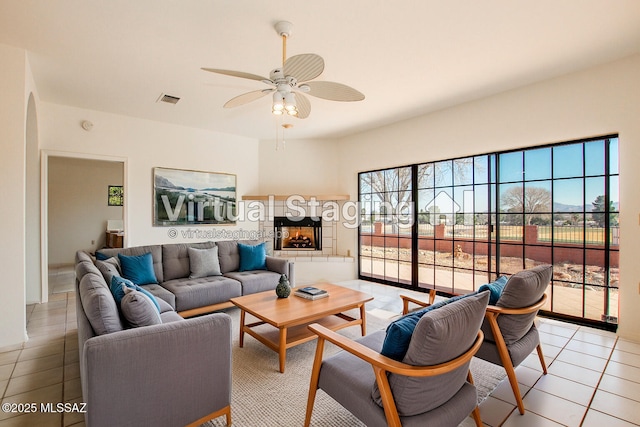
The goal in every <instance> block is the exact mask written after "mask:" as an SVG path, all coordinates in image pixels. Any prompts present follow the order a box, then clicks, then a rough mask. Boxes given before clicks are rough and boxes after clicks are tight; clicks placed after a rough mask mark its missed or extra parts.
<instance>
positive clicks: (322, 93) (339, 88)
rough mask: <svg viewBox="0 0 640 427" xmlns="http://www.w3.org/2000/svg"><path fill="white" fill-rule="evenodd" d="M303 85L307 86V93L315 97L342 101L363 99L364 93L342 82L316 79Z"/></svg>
mask: <svg viewBox="0 0 640 427" xmlns="http://www.w3.org/2000/svg"><path fill="white" fill-rule="evenodd" d="M305 85H307V86H309V91H308V92H307V94H309V95H312V96H315V97H317V98H322V99H328V100H330V101H343V102H350V101H362V100H363V99H364V94H362V93H361V92H360V91H357V90H355V89H354V88H352V87H349V86H347V85H343V84H342V83H335V82H325V81H317V82H307V83H305Z"/></svg>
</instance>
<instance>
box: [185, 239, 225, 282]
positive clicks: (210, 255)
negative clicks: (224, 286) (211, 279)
mask: <svg viewBox="0 0 640 427" xmlns="http://www.w3.org/2000/svg"><path fill="white" fill-rule="evenodd" d="M189 265H190V269H191V275H190V276H189V278H190V279H197V278H199V277H208V276H222V273H221V272H220V260H219V259H218V247H217V246H215V247H213V248H210V249H196V248H189Z"/></svg>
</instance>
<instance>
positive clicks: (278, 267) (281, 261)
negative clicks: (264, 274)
mask: <svg viewBox="0 0 640 427" xmlns="http://www.w3.org/2000/svg"><path fill="white" fill-rule="evenodd" d="M267 270H269V271H273V272H275V273H280V274H286V275H287V277H288V276H289V260H288V259H286V258H280V257H275V256H267Z"/></svg>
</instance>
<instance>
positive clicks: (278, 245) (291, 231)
mask: <svg viewBox="0 0 640 427" xmlns="http://www.w3.org/2000/svg"><path fill="white" fill-rule="evenodd" d="M273 226H274V229H275V238H274V249H275V250H277V251H280V250H316V251H319V250H322V220H321V219H320V218H313V217H309V216H306V217H303V218H289V217H285V216H279V217H275V218H274V220H273Z"/></svg>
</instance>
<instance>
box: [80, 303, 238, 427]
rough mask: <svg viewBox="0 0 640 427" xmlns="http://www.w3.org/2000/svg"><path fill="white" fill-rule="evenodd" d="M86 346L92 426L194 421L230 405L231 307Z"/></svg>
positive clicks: (84, 373) (84, 377)
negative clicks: (223, 310) (226, 312)
mask: <svg viewBox="0 0 640 427" xmlns="http://www.w3.org/2000/svg"><path fill="white" fill-rule="evenodd" d="M82 354H83V357H82V360H80V369H81V381H82V392H83V398H84V401H85V402H86V403H87V413H86V414H85V421H86V424H87V425H90V426H92V427H99V426H105V427H106V426H116V425H118V426H125V425H127V426H135V425H187V424H189V423H191V422H193V421H195V420H198V419H200V418H202V417H204V416H206V415H208V414H211V413H213V412H215V411H217V410H219V409H221V408H224V407H226V406H228V405H230V402H231V318H230V317H229V315H227V314H224V313H216V314H211V315H208V316H202V317H197V318H193V319H187V320H185V321H181V322H172V323H167V324H161V325H154V326H147V327H142V328H136V329H128V330H125V331H121V332H115V333H111V334H106V335H100V336H96V337H93V338H90V339H88V340H87V341H86V342H85V344H84V351H83V353H82Z"/></svg>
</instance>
